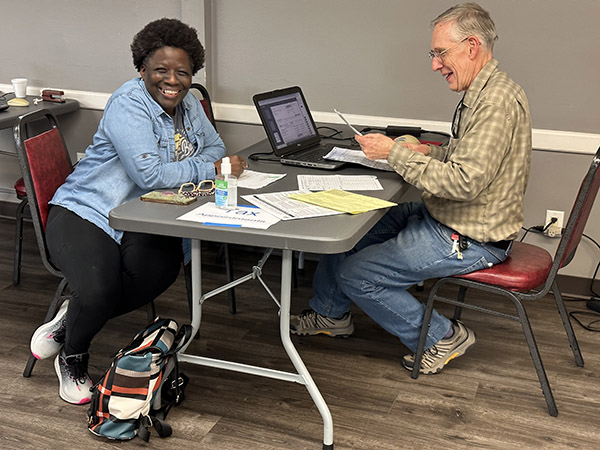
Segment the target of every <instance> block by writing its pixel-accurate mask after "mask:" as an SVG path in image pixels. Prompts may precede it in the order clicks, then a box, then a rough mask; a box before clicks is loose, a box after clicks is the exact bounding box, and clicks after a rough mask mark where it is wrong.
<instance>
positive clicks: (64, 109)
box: [0, 95, 79, 129]
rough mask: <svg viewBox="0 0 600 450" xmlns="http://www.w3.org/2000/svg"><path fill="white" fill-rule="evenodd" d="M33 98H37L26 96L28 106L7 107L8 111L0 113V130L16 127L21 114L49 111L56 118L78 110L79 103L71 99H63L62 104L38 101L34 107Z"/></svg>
mask: <svg viewBox="0 0 600 450" xmlns="http://www.w3.org/2000/svg"><path fill="white" fill-rule="evenodd" d="M11 98H12V96H11ZM34 98H39V97H34V96H30V95H28V96H27V100H29V106H9V107H8V109H6V110H4V111H0V129H2V128H12V127H13V126H15V125H16V123H17V120H18V119H19V117H20V116H22V115H23V114H28V113H30V112H32V111H37V110H39V109H49V110H51V111H52V112H53V113H54V114H56V115H57V116H58V115H61V114H66V113H69V112H72V111H76V110H78V109H79V102H78V101H77V100H73V99H65V102H64V103H56V102H47V101H40V102H38V104H37V105H35V104H34V103H33V99H34Z"/></svg>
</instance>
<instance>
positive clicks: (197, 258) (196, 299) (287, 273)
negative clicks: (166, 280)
mask: <svg viewBox="0 0 600 450" xmlns="http://www.w3.org/2000/svg"><path fill="white" fill-rule="evenodd" d="M200 244H201V242H200V241H199V240H192V328H193V333H192V336H194V335H195V334H196V333H197V332H198V330H199V328H200V321H201V317H202V303H203V302H204V300H206V298H203V296H202V283H201V280H202V279H201V276H202V271H201V267H202V265H201V248H200ZM269 255H270V251H267V252H265V256H264V257H263V258H262V259H261V261H259V264H258V266H255V267H254V268H253V273H252V274H249V275H246V276H245V277H242V278H240V279H239V280H236V281H233V282H230V283H228V285H230V286H231V287H232V286H233V285H237V284H239V283H241V282H244V281H247V280H250V279H256V278H258V280H259V281H260V282H261V283H262V284H263V287H264V288H265V290H266V291H267V292H268V293H269V295H271V297H273V294H272V293H271V291H270V290H269V289H268V287H267V286H266V285H265V284H264V282H263V281H262V280H261V279H260V268H261V267H262V264H264V262H265V261H266V258H268V256H269ZM292 258H293V252H292V251H291V250H283V252H282V259H281V299H280V304H279V306H280V311H279V330H280V334H281V342H282V343H283V347H284V349H285V351H286V353H287V355H288V357H289V358H290V360H291V362H292V364H293V365H294V368H295V369H296V371H297V373H290V372H283V371H280V370H273V369H269V368H266V367H258V366H251V365H248V364H240V363H236V362H233V361H224V360H219V359H213V358H206V357H203V356H196V355H190V354H185V353H184V352H185V350H186V349H187V347H188V346H189V345H190V343H191V341H192V340H191V339H190V340H189V341H188V343H187V344H185V345H184V347H183V348H182V349H181V351H180V353H179V355H178V357H179V360H180V361H181V362H189V363H192V364H197V365H201V366H208V367H215V368H219V369H225V370H232V371H236V372H243V373H249V374H252V375H258V376H262V377H267V378H274V379H277V380H283V381H290V382H294V383H299V384H303V385H304V386H306V389H307V390H308V393H309V394H310V396H311V398H312V399H313V401H314V402H315V405H316V406H317V409H318V410H319V412H320V413H321V417H322V418H323V449H324V450H331V449H333V420H332V418H331V413H330V411H329V408H328V407H327V404H326V403H325V400H324V399H323V396H322V395H321V393H320V392H319V389H318V388H317V385H316V384H315V382H314V381H313V379H312V377H311V376H310V373H309V372H308V370H307V369H306V366H305V365H304V362H302V359H301V358H300V355H299V354H298V352H297V350H296V348H295V347H294V344H293V343H292V340H291V338H290V304H291V298H292V295H291V289H292ZM226 287H227V285H226V286H223V287H221V288H219V289H216V290H213V291H211V292H209V293H207V294H205V297H207V298H208V296H210V295H212V294H214V293H216V292H221V291H222V290H224V289H225V288H226ZM274 300H276V299H274ZM276 303H277V301H276Z"/></svg>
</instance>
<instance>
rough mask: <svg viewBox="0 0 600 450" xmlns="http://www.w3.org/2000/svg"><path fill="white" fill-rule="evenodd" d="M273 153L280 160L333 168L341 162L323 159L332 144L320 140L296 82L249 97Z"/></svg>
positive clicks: (293, 163)
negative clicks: (289, 85)
mask: <svg viewBox="0 0 600 450" xmlns="http://www.w3.org/2000/svg"><path fill="white" fill-rule="evenodd" d="M252 100H253V101H254V105H255V106H256V109H257V110H258V115H259V116H260V120H261V122H262V124H263V127H264V129H265V132H266V133H267V137H268V138H269V142H270V143H271V147H272V148H273V153H274V154H275V155H276V156H278V157H279V158H280V162H281V163H282V164H289V165H294V166H304V167H311V168H314V169H326V170H335V169H339V168H340V167H342V166H343V165H344V164H345V163H344V162H340V161H331V160H327V159H324V158H323V156H325V155H326V154H327V153H329V152H330V151H331V149H332V148H333V147H334V146H335V144H324V143H322V142H321V138H320V137H319V133H318V132H317V127H316V126H315V121H314V120H313V118H312V115H311V114H310V110H309V109H308V105H307V103H306V100H304V95H303V94H302V90H301V89H300V88H299V87H298V86H294V87H289V88H285V89H279V90H276V91H271V92H264V93H262V94H256V95H255V96H254V97H252Z"/></svg>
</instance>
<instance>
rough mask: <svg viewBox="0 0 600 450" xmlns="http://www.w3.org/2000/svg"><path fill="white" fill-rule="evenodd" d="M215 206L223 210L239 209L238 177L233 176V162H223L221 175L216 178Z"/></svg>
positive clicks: (224, 159)
mask: <svg viewBox="0 0 600 450" xmlns="http://www.w3.org/2000/svg"><path fill="white" fill-rule="evenodd" d="M215 204H216V205H217V206H218V207H219V208H223V209H235V208H237V177H236V176H235V175H232V174H231V162H230V161H229V157H228V156H226V157H225V158H223V161H221V173H220V174H218V175H217V176H216V177H215Z"/></svg>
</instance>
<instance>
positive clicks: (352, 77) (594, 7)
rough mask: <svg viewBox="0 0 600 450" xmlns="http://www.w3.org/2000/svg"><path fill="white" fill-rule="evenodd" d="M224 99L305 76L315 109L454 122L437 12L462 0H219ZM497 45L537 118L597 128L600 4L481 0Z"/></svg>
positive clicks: (214, 75)
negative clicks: (436, 42)
mask: <svg viewBox="0 0 600 450" xmlns="http://www.w3.org/2000/svg"><path fill="white" fill-rule="evenodd" d="M212 3H213V8H212V14H211V15H210V17H211V21H212V26H213V30H214V33H213V38H214V39H213V40H212V54H213V55H214V61H212V62H213V64H212V65H211V66H210V67H209V74H210V76H209V78H210V79H211V80H212V81H213V86H212V89H213V92H214V95H215V97H216V99H217V100H218V101H219V102H224V103H241V104H251V100H250V99H251V96H252V94H254V93H256V92H260V91H263V90H271V89H275V88H281V87H285V86H289V85H294V84H298V85H300V86H302V88H303V90H304V91H305V95H306V97H307V101H308V102H309V104H310V106H311V108H312V109H313V110H318V111H331V110H332V108H337V109H339V110H341V111H345V112H349V113H355V114H365V115H375V116H388V117H399V118H412V119H424V120H441V121H449V120H450V118H449V116H450V117H451V115H452V112H453V111H454V107H455V105H456V103H457V102H458V94H454V93H452V92H450V91H449V89H448V88H447V86H446V82H445V81H444V80H443V79H442V77H441V76H440V75H439V73H434V72H433V71H432V70H431V63H430V61H429V59H428V57H427V51H429V49H430V38H431V29H430V27H429V23H430V21H431V20H432V19H433V18H434V17H435V16H436V15H437V14H438V13H440V12H442V11H444V10H445V9H446V8H448V7H449V6H452V5H453V4H455V3H458V1H454V0H450V1H448V0H445V1H442V0H428V1H422V0H412V1H409V0H405V1H398V0H370V1H365V0H302V1H292V0H288V1H281V0H252V1H227V0H225V1H221V0H219V1H213V2H212ZM480 4H481V5H482V6H483V7H484V8H486V9H487V10H488V11H490V14H491V15H492V18H493V19H494V21H495V23H496V28H497V31H498V35H499V37H500V38H499V40H498V41H497V43H496V46H495V55H496V56H497V57H498V59H499V60H500V62H501V67H502V68H503V69H504V70H506V71H507V72H508V73H509V74H510V75H511V76H512V77H513V78H514V79H515V80H516V81H517V82H519V83H520V84H521V85H522V86H523V88H524V89H525V91H526V92H527V95H528V97H529V100H530V103H531V110H532V115H533V126H534V128H539V129H552V130H570V131H581V132H590V133H598V129H599V126H598V113H597V105H598V104H599V103H600V76H598V73H599V69H600V58H598V57H597V55H599V54H600V47H599V43H600V27H598V19H599V18H600V2H599V1H598V0H578V1H564V0H502V1H499V0H495V1H491V0H480Z"/></svg>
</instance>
